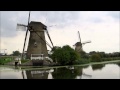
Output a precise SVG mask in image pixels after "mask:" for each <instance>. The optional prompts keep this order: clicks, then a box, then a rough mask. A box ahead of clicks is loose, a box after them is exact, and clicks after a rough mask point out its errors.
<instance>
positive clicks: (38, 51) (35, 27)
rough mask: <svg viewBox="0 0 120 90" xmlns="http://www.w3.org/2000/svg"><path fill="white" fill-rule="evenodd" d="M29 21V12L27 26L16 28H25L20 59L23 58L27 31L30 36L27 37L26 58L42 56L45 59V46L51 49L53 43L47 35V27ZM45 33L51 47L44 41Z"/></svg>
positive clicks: (19, 25) (46, 52) (46, 54)
mask: <svg viewBox="0 0 120 90" xmlns="http://www.w3.org/2000/svg"><path fill="white" fill-rule="evenodd" d="M29 21H30V12H29V18H28V25H21V24H17V26H18V27H27V30H26V35H25V40H24V46H23V53H22V58H23V56H24V49H25V45H26V38H27V34H28V31H29V32H30V36H29V42H28V47H27V53H26V58H27V59H30V58H31V55H42V56H44V57H47V56H48V51H47V45H48V46H49V47H50V48H51V49H52V48H53V43H52V40H51V38H50V35H49V33H48V30H47V26H46V25H44V24H43V23H41V22H36V21H31V22H30V23H29ZM45 32H46V34H47V36H48V38H49V40H50V42H51V44H52V47H51V46H50V44H49V43H48V42H47V41H46V39H45Z"/></svg>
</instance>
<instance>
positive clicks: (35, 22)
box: [30, 21, 47, 27]
mask: <svg viewBox="0 0 120 90" xmlns="http://www.w3.org/2000/svg"><path fill="white" fill-rule="evenodd" d="M31 23H32V24H33V23H34V24H40V25H42V26H46V25H44V24H43V23H41V22H37V21H31V22H30V24H31ZM46 27H47V26H46Z"/></svg>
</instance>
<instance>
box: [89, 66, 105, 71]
mask: <svg viewBox="0 0 120 90" xmlns="http://www.w3.org/2000/svg"><path fill="white" fill-rule="evenodd" d="M91 67H92V70H93V71H94V70H101V69H102V68H103V67H105V64H94V65H91Z"/></svg>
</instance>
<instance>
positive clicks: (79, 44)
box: [73, 31, 91, 52]
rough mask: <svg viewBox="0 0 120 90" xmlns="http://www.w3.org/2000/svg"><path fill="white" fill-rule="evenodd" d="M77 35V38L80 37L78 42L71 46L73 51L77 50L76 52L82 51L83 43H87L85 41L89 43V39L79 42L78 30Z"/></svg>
mask: <svg viewBox="0 0 120 90" xmlns="http://www.w3.org/2000/svg"><path fill="white" fill-rule="evenodd" d="M78 35H79V39H80V42H77V43H76V44H75V45H73V46H75V51H77V52H81V51H83V48H82V47H83V45H85V44H87V43H91V41H86V42H83V43H82V42H81V37H80V33H79V31H78Z"/></svg>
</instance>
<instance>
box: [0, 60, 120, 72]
mask: <svg viewBox="0 0 120 90" xmlns="http://www.w3.org/2000/svg"><path fill="white" fill-rule="evenodd" d="M114 62H120V60H113V61H103V62H91V63H87V64H81V65H65V66H18V67H22V68H26V69H22V70H32V69H33V70H34V69H51V68H62V67H69V66H87V65H94V64H106V63H114ZM2 66H6V67H13V66H11V65H0V67H2ZM34 67H35V68H34ZM37 67H38V68H37Z"/></svg>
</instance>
